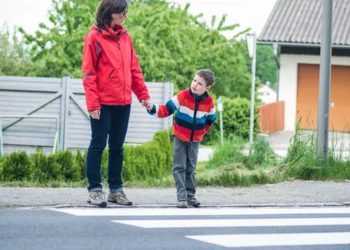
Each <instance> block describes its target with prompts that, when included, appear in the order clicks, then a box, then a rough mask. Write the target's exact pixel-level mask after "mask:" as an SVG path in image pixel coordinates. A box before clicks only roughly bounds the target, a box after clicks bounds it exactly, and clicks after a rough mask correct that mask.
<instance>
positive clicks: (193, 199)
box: [187, 196, 201, 207]
mask: <svg viewBox="0 0 350 250" xmlns="http://www.w3.org/2000/svg"><path fill="white" fill-rule="evenodd" d="M187 203H188V205H189V206H192V207H199V205H200V204H201V203H200V202H199V201H198V200H197V198H196V197H195V196H190V197H187Z"/></svg>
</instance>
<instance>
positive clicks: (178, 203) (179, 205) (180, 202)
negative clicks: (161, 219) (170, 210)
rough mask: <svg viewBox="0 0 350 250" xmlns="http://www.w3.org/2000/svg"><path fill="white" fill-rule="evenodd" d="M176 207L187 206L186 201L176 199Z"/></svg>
mask: <svg viewBox="0 0 350 250" xmlns="http://www.w3.org/2000/svg"><path fill="white" fill-rule="evenodd" d="M176 207H177V208H188V205H187V201H178V202H177V204H176Z"/></svg>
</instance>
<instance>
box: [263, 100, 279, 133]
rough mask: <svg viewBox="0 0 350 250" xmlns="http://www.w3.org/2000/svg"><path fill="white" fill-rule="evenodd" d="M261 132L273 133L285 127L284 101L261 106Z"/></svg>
mask: <svg viewBox="0 0 350 250" xmlns="http://www.w3.org/2000/svg"><path fill="white" fill-rule="evenodd" d="M259 123H260V124H259V125H260V132H262V133H267V134H271V133H274V132H278V131H281V130H283V129H284V101H279V102H274V103H269V104H266V105H263V106H261V107H260V108H259Z"/></svg>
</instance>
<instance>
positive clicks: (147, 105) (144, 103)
mask: <svg viewBox="0 0 350 250" xmlns="http://www.w3.org/2000/svg"><path fill="white" fill-rule="evenodd" d="M141 104H142V106H143V107H145V108H146V109H148V110H151V109H152V107H153V104H152V103H151V101H150V100H149V99H148V100H142V101H141Z"/></svg>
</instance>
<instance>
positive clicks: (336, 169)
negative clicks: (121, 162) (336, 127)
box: [0, 129, 350, 187]
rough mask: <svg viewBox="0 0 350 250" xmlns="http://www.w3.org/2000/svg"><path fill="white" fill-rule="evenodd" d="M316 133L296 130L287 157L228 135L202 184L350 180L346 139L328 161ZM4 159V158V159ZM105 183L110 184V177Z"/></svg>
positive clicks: (201, 175)
mask: <svg viewBox="0 0 350 250" xmlns="http://www.w3.org/2000/svg"><path fill="white" fill-rule="evenodd" d="M315 141H316V136H315V133H305V132H303V131H301V130H300V129H297V130H296V134H295V136H294V137H293V138H292V140H291V143H290V147H289V149H288V153H287V157H286V158H285V159H282V158H279V157H278V156H276V155H275V154H274V152H273V151H272V150H271V148H270V147H269V145H268V143H267V142H264V141H259V140H256V141H255V143H254V145H253V147H252V150H251V154H250V155H246V154H244V153H243V152H244V145H245V143H246V142H245V141H244V140H243V139H241V138H239V137H230V138H228V139H227V140H226V141H225V143H224V144H223V145H216V146H215V151H214V154H213V157H212V158H211V159H210V161H209V162H199V163H198V165H197V169H196V174H197V175H196V180H197V185H198V186H226V187H228V186H250V185H255V184H265V183H276V182H281V181H284V180H293V179H301V180H321V181H325V180H335V181H343V180H349V179H350V159H349V158H345V157H344V154H345V153H347V152H344V151H342V150H340V151H339V150H336V148H344V147H343V146H342V144H343V143H342V141H333V142H332V145H333V146H332V147H331V149H330V150H329V157H328V159H327V160H320V159H319V157H318V156H317V150H316V142H315ZM343 150H344V149H343ZM0 160H1V159H0ZM0 185H1V186H8V187H86V186H87V181H86V179H85V180H83V181H78V182H64V181H49V182H47V183H39V182H29V181H18V182H0ZM103 185H104V186H105V187H107V186H108V185H107V183H106V180H104V182H103ZM124 186H126V187H174V186H175V183H174V180H173V176H172V173H169V174H168V175H166V176H165V177H163V178H159V179H156V178H143V179H142V180H135V181H132V182H125V183H124Z"/></svg>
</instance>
